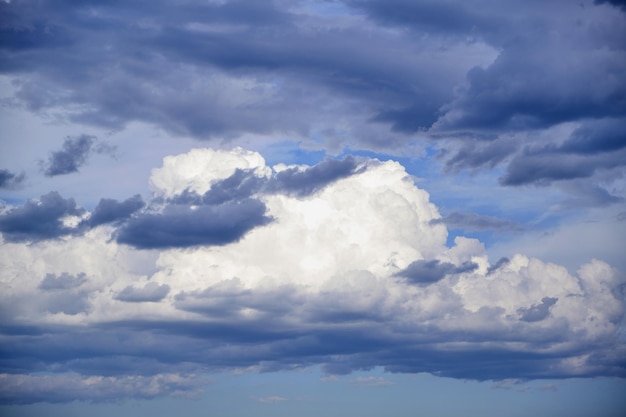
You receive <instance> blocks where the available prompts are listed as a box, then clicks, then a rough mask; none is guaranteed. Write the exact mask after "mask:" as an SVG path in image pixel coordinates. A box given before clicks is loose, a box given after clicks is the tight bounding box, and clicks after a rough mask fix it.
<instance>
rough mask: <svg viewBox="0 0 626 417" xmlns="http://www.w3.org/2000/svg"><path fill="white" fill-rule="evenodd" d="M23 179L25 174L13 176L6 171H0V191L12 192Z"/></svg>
mask: <svg viewBox="0 0 626 417" xmlns="http://www.w3.org/2000/svg"><path fill="white" fill-rule="evenodd" d="M24 179H25V174H24V173H23V172H22V173H21V174H19V175H18V174H14V173H13V172H11V171H9V170H7V169H0V189H2V188H4V189H7V190H12V189H15V188H18V187H19V186H20V185H21V184H22V183H23V182H24Z"/></svg>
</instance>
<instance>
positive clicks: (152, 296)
mask: <svg viewBox="0 0 626 417" xmlns="http://www.w3.org/2000/svg"><path fill="white" fill-rule="evenodd" d="M169 292H170V287H169V285H167V284H163V285H159V284H157V283H156V282H149V283H147V284H146V285H145V286H144V287H142V288H137V287H132V286H130V285H129V286H128V287H126V288H124V289H123V290H122V291H121V292H120V293H119V294H118V295H117V296H116V297H115V299H116V300H120V301H126V302H127V303H142V302H157V301H161V300H162V299H164V298H165V296H167V294H168V293H169Z"/></svg>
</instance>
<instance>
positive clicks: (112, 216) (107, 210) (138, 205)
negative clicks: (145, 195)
mask: <svg viewBox="0 0 626 417" xmlns="http://www.w3.org/2000/svg"><path fill="white" fill-rule="evenodd" d="M144 206H145V203H144V202H143V199H142V198H141V196H140V195H139V194H137V195H135V196H133V197H131V198H129V199H127V200H125V201H122V202H118V201H117V200H113V199H109V198H103V199H101V200H100V202H99V203H98V205H97V206H96V208H95V209H94V210H93V212H92V213H91V215H90V216H89V218H88V219H86V220H84V221H83V224H84V225H87V226H89V227H96V226H99V225H102V224H107V223H112V222H116V221H121V220H126V219H128V218H129V217H130V216H131V215H132V214H133V213H135V212H136V211H138V210H140V209H142V208H143V207H144Z"/></svg>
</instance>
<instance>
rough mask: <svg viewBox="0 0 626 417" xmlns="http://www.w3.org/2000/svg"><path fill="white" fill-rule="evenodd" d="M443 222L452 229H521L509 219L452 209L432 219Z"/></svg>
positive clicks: (435, 221) (437, 222)
mask: <svg viewBox="0 0 626 417" xmlns="http://www.w3.org/2000/svg"><path fill="white" fill-rule="evenodd" d="M439 223H444V224H445V225H446V226H448V227H450V228H452V229H464V230H496V231H513V230H521V228H522V227H521V226H520V225H519V224H518V223H516V222H512V221H510V220H503V219H500V218H497V217H493V216H483V215H480V214H476V213H461V212H458V211H453V212H451V213H449V214H448V215H447V216H445V217H443V218H441V219H435V220H433V224H439Z"/></svg>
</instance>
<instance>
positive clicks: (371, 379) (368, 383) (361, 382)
mask: <svg viewBox="0 0 626 417" xmlns="http://www.w3.org/2000/svg"><path fill="white" fill-rule="evenodd" d="M350 384H352V385H358V386H361V387H386V386H389V385H394V384H395V382H392V381H389V380H387V379H385V378H383V377H382V376H379V377H375V376H360V377H358V378H356V379H354V380H352V381H350Z"/></svg>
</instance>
